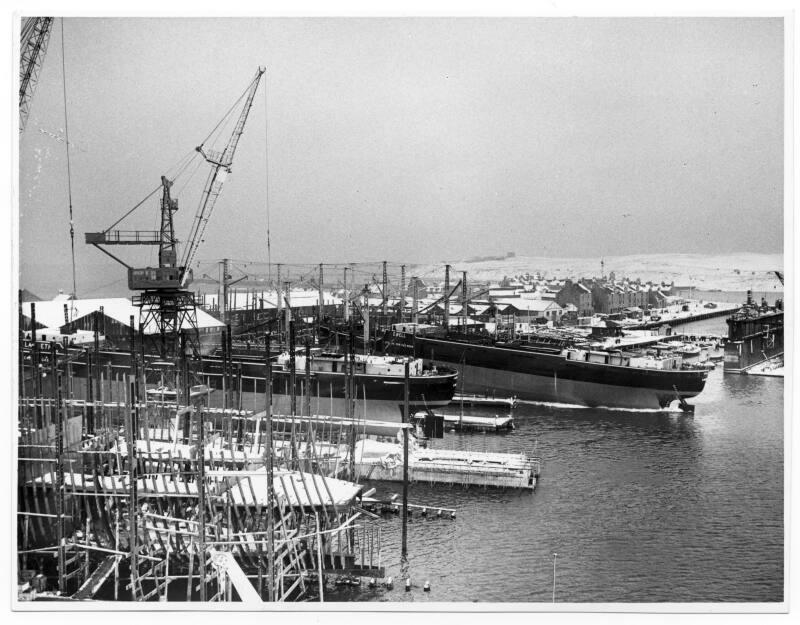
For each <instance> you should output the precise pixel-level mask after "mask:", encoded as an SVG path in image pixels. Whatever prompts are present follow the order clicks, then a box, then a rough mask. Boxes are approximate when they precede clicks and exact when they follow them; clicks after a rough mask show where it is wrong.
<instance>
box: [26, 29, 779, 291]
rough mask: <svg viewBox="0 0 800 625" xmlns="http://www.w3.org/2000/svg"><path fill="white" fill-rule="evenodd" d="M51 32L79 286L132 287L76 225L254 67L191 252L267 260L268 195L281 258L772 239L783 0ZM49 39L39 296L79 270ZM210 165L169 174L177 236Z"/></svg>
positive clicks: (175, 149) (133, 222) (411, 258)
mask: <svg viewBox="0 0 800 625" xmlns="http://www.w3.org/2000/svg"><path fill="white" fill-rule="evenodd" d="M63 29H64V50H65V60H66V63H65V69H66V89H67V106H68V113H69V133H70V140H71V143H72V149H71V152H70V155H71V167H72V202H73V210H74V220H75V231H76V235H75V247H76V249H75V253H76V257H77V267H78V294H79V295H84V296H88V295H95V296H96V295H100V294H104V293H109V294H110V293H121V292H122V293H124V292H125V284H124V275H125V274H124V270H123V268H122V267H121V266H119V265H117V264H116V263H114V261H112V260H111V259H109V258H107V257H106V256H104V255H103V254H102V253H101V252H99V251H98V250H96V249H95V248H93V247H90V246H87V245H85V244H84V243H83V235H84V233H85V232H87V231H99V230H103V229H105V228H107V227H108V226H110V225H111V224H112V223H113V222H114V221H116V219H118V218H119V217H120V216H122V215H123V214H124V213H125V212H126V211H127V210H129V209H130V208H131V207H133V206H134V205H135V204H136V203H137V202H139V201H140V200H141V199H142V198H144V197H145V196H146V195H147V193H149V192H150V191H152V190H153V189H154V188H156V187H157V186H158V184H159V182H160V176H161V174H163V173H165V172H166V171H167V169H168V168H169V167H171V166H172V165H174V164H175V163H176V162H178V161H179V160H180V159H181V158H182V157H183V156H184V155H186V154H187V153H188V152H190V151H191V150H192V149H193V148H194V147H195V146H196V145H197V144H198V143H199V142H200V141H201V140H202V139H203V138H204V137H205V136H206V135H207V134H208V132H209V131H210V130H211V129H212V128H213V127H214V126H215V124H216V123H217V122H218V121H219V120H220V118H221V117H222V116H223V114H224V113H225V112H226V111H227V110H228V108H229V107H230V106H231V105H232V104H233V102H234V101H235V100H236V99H237V98H238V96H239V95H240V94H241V93H242V91H243V90H244V88H245V87H246V85H247V84H248V82H249V81H250V80H251V78H252V76H253V74H254V73H255V71H256V68H257V67H258V66H259V65H264V66H266V67H267V73H266V74H265V76H264V80H263V81H262V85H261V87H260V88H259V92H258V95H257V97H256V100H255V104H254V106H253V109H252V112H251V114H250V118H249V119H248V122H247V127H246V128H245V132H244V136H243V138H242V140H241V142H240V144H239V150H238V152H237V154H236V157H235V159H234V164H233V173H232V174H231V175H230V176H229V177H228V180H227V182H226V183H225V187H224V188H223V191H222V194H221V195H220V198H219V201H218V203H217V207H216V210H215V212H214V214H213V217H212V219H211V221H210V223H209V225H208V228H207V230H206V233H205V241H204V243H203V244H202V246H201V248H200V251H199V253H198V258H199V259H200V260H201V261H202V262H201V267H200V269H201V271H202V270H203V269H204V268H205V267H208V266H210V265H209V262H210V261H213V260H216V259H219V258H222V257H231V258H235V259H248V260H254V261H266V260H267V246H266V233H267V207H268V208H269V218H270V226H271V260H272V262H273V263H274V262H289V263H291V262H308V263H317V262H326V263H333V262H349V261H353V262H355V261H367V260H369V261H372V260H381V259H387V260H390V261H403V262H408V263H415V262H435V261H438V260H440V259H457V258H466V257H470V256H477V255H488V254H499V253H505V252H506V251H512V250H513V251H515V252H516V253H517V254H518V255H537V256H558V257H575V256H579V257H584V256H586V257H589V256H591V257H594V256H596V257H599V256H603V255H606V256H607V255H621V254H635V253H647V252H654V253H655V252H659V253H668V252H685V253H690V252H691V253H696V252H700V253H704V252H708V253H735V252H739V251H748V252H765V253H779V252H782V251H783V249H782V248H783V75H784V67H783V23H782V19H779V18H758V19H749V18H748V19H745V18H661V19H641V18H640V19H594V18H578V19H572V18H551V19H532V18H529V19H523V18H517V19H497V18H490V19H430V18H418V19H353V18H348V19H344V18H342V19H297V18H295V19H130V18H123V19H97V18H94V19H91V18H67V19H65V20H64V21H63ZM61 45H62V37H61V24H60V22H58V21H57V22H56V24H55V27H54V31H53V35H52V37H51V39H50V45H49V48H48V52H47V57H46V59H45V63H44V68H43V70H42V73H41V76H40V79H39V83H38V87H37V90H36V92H35V94H34V100H33V104H32V108H31V113H30V117H29V120H28V124H27V128H26V130H25V132H24V133H23V134H22V135H21V137H20V156H19V167H20V262H21V273H22V275H21V286H22V287H26V288H29V289H30V290H32V291H34V292H39V291H41V293H40V295H42V296H51V295H52V292H53V291H54V290H57V289H58V288H63V289H64V290H65V291H69V290H71V282H72V279H71V265H70V242H69V211H68V195H67V176H66V151H65V144H64V142H63V129H64V108H63V100H62V98H63V93H62V67H61V60H62V54H61ZM265 96H266V97H265ZM206 168H207V166H202V167H200V168H199V169H198V170H197V173H196V175H195V176H194V178H192V179H191V180H188V181H187V180H185V179H179V180H178V181H177V182H176V183H175V188H174V190H175V191H176V192H179V196H178V197H179V201H180V205H181V210H180V211H179V212H178V214H177V216H176V218H177V231H178V236H179V238H182V239H185V237H186V235H187V234H188V231H189V225H190V222H191V219H192V217H193V215H194V211H195V209H196V207H197V204H198V201H199V193H200V189H201V187H202V183H203V182H204V180H205V176H206V174H207V169H206ZM190 171H192V170H190ZM185 177H186V176H185ZM185 177H184V178H185ZM157 211H158V202H157V196H156V197H154V198H153V199H152V200H150V201H149V202H148V203H146V204H145V205H143V206H142V208H140V209H139V210H138V211H137V212H136V213H134V215H133V216H132V217H131V218H129V219H128V220H126V221H124V222H123V223H122V224H120V226H119V227H120V228H124V229H137V228H138V229H153V228H155V227H156V226H157V215H158V212H157ZM121 255H124V256H125V257H126V259H127V260H129V261H130V262H131V264H134V265H138V266H144V265H148V264H152V263H153V262H156V261H155V260H154V259H153V256H152V254H151V252H150V251H149V250H147V249H140V250H136V249H135V248H130V249H127V250H123V252H122V253H121Z"/></svg>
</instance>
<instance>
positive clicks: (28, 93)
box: [19, 17, 54, 132]
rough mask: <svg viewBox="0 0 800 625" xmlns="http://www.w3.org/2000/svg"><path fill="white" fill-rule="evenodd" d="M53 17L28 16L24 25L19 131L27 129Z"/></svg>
mask: <svg viewBox="0 0 800 625" xmlns="http://www.w3.org/2000/svg"><path fill="white" fill-rule="evenodd" d="M53 19H54V18H52V17H28V18H25V21H24V23H23V25H22V32H21V33H20V50H19V131H20V132H22V131H23V130H24V129H25V123H26V122H27V121H28V113H29V112H30V107H31V98H32V97H33V92H34V90H35V89H36V83H37V81H38V79H39V72H40V71H41V69H42V63H43V62H44V55H45V53H46V52H47V43H48V42H49V41H50V31H51V30H52V28H53Z"/></svg>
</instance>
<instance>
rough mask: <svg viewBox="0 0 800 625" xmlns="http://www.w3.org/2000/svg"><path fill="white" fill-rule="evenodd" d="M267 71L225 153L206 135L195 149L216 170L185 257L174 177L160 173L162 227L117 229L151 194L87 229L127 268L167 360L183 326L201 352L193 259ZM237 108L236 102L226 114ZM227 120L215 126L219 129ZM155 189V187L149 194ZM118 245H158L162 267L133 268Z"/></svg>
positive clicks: (147, 328)
mask: <svg viewBox="0 0 800 625" xmlns="http://www.w3.org/2000/svg"><path fill="white" fill-rule="evenodd" d="M264 71H265V69H264V68H263V67H259V68H258V71H257V72H256V75H255V77H254V78H253V80H252V81H251V82H250V84H249V85H248V87H247V89H246V90H245V92H244V93H243V94H242V95H241V96H240V97H239V99H238V100H237V104H238V103H239V102H241V101H242V99H243V100H244V103H243V105H242V108H241V112H240V113H239V117H238V119H237V121H236V125H235V126H234V129H233V132H232V134H231V136H230V138H229V139H228V142H227V144H226V146H225V148H224V149H223V150H222V151H220V152H217V151H214V150H211V149H208V148H206V147H205V141H206V140H207V139H206V140H204V141H203V142H202V143H201V144H200V146H198V147H197V148H196V152H197V153H198V154H200V155H201V156H202V157H203V159H205V161H206V162H207V163H209V164H210V165H211V172H210V173H209V176H208V179H207V182H206V184H205V187H204V189H203V192H202V195H201V197H200V203H199V206H198V209H197V212H196V214H195V217H194V220H193V222H192V227H191V231H190V233H189V237H188V239H187V240H186V246H185V248H184V252H183V255H182V256H181V259H180V261H179V259H178V243H179V241H178V239H177V238H176V236H175V224H174V214H175V212H176V211H177V210H178V201H177V199H174V198H173V197H172V196H171V193H170V189H171V188H172V185H173V183H174V179H173V180H170V179H168V178H167V177H166V176H161V187H160V189H161V202H160V212H161V225H160V228H159V230H157V231H142V230H132V231H131V230H128V231H126V230H114V229H113V228H115V227H116V226H118V225H119V223H120V222H121V221H122V220H123V219H125V218H126V217H127V216H128V215H130V214H131V213H132V212H133V211H135V210H136V209H137V208H139V207H140V206H142V205H143V204H144V203H145V201H146V200H147V199H148V198H149V197H150V196H148V198H145V200H142V201H141V202H139V204H137V205H136V206H134V207H133V208H132V209H131V210H129V211H128V212H127V213H126V214H125V215H124V216H123V217H122V218H120V219H118V220H117V221H116V222H114V223H113V224H112V225H111V226H110V227H109V228H107V229H105V230H103V231H102V232H88V233H86V243H87V244H90V245H94V246H95V247H96V248H97V249H99V250H100V251H102V252H103V253H105V254H107V255H108V256H110V257H111V258H113V259H114V260H116V261H117V262H119V263H120V264H122V265H123V266H125V267H126V269H127V270H128V288H129V289H130V290H132V291H138V292H139V294H138V295H135V296H134V297H133V304H134V306H137V307H138V308H139V310H140V314H139V327H140V328H141V329H142V331H141V335H142V338H143V340H144V339H148V340H149V339H150V337H154V338H156V344H155V345H152V344H151V345H150V346H149V347H150V351H153V352H155V353H156V354H157V355H158V356H159V357H160V358H161V359H162V360H164V361H174V359H175V358H177V357H178V355H179V353H180V345H179V343H180V337H181V331H182V329H187V330H189V331H188V332H187V333H185V334H184V337H185V339H186V347H185V350H184V351H185V352H190V353H192V354H194V355H198V354H199V351H200V345H199V331H198V327H197V303H196V301H195V297H194V293H192V292H190V291H188V290H187V289H186V287H187V285H188V284H189V283H190V282H191V279H192V270H191V263H192V261H193V260H194V258H195V255H196V253H197V250H198V248H199V246H200V243H201V242H202V241H203V233H204V232H205V228H206V226H207V225H208V221H209V219H210V218H211V214H212V212H213V210H214V206H215V204H216V201H217V198H218V197H219V194H220V192H221V190H222V186H223V183H224V182H225V179H226V177H227V175H228V174H229V173H230V172H231V165H232V163H233V157H234V154H235V153H236V147H237V145H238V144H239V139H240V138H241V136H242V133H243V132H244V126H245V122H246V121H247V117H248V114H249V112H250V109H251V107H252V104H253V99H254V97H255V94H256V90H257V89H258V85H259V82H260V80H261V76H262V75H263V74H264ZM235 107H236V104H235V105H234V107H232V108H231V110H230V111H229V112H228V114H226V117H227V116H228V115H229V114H230V113H231V111H233V110H234V108H235ZM222 121H224V119H223V120H222ZM222 121H221V122H220V123H219V124H218V125H217V127H216V128H219V126H220V125H221V124H222ZM216 128H215V131H216ZM213 132H214V131H212V134H213ZM209 136H211V135H209ZM187 165H188V164H187ZM185 170H186V165H185V166H184V167H183V168H182V169H181V173H182V172H183V171H185ZM157 190H158V188H157V189H156V191H157ZM153 193H155V191H153V192H152V193H151V194H150V195H152V194H153ZM117 245H134V246H141V245H146V246H158V266H157V267H145V268H137V267H133V266H131V265H129V264H128V263H126V262H125V261H123V260H121V259H120V258H118V257H117V256H115V255H114V254H112V253H111V252H110V251H109V250H107V249H105V247H107V246H117Z"/></svg>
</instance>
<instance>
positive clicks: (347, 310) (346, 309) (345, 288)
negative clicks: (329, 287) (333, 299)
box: [342, 267, 350, 321]
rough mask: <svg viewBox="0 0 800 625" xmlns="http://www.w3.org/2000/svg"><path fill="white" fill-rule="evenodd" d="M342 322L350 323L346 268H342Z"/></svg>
mask: <svg viewBox="0 0 800 625" xmlns="http://www.w3.org/2000/svg"><path fill="white" fill-rule="evenodd" d="M342 304H343V305H344V320H345V321H350V293H348V292H347V267H345V268H344V301H343V302H342Z"/></svg>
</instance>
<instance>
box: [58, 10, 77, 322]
mask: <svg viewBox="0 0 800 625" xmlns="http://www.w3.org/2000/svg"><path fill="white" fill-rule="evenodd" d="M61 78H62V80H61V85H62V88H63V89H62V91H63V96H64V138H65V140H66V148H67V195H68V197H69V238H70V246H71V248H72V302H73V304H72V311H71V314H70V317H72V316H73V315H74V312H75V304H74V302H75V299H76V298H77V297H78V287H77V280H76V277H75V222H74V221H73V219H72V171H71V168H70V160H69V146H70V143H69V123H68V121H67V70H66V62H65V60H64V18H63V17H62V18H61Z"/></svg>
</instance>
